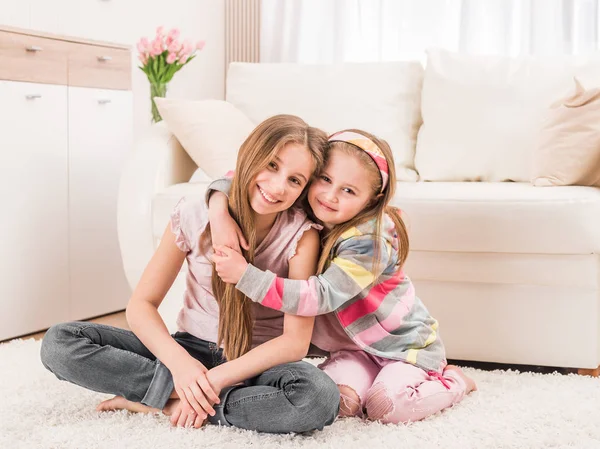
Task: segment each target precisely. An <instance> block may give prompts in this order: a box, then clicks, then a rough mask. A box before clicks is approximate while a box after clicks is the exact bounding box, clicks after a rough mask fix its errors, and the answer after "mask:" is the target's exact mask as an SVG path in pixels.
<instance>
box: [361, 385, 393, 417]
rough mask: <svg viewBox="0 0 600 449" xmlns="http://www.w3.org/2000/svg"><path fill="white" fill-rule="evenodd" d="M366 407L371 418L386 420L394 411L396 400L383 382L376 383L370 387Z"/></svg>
mask: <svg viewBox="0 0 600 449" xmlns="http://www.w3.org/2000/svg"><path fill="white" fill-rule="evenodd" d="M365 407H366V409H367V416H368V417H369V419H372V420H378V421H382V422H386V421H385V420H386V417H387V416H389V414H390V413H392V412H393V411H394V401H393V400H392V398H391V397H390V394H389V392H388V389H387V387H386V386H385V385H384V384H383V383H381V382H380V383H376V384H375V385H373V386H372V387H371V388H370V389H369V391H368V392H367V397H366V398H365Z"/></svg>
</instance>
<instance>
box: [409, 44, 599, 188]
mask: <svg viewBox="0 0 600 449" xmlns="http://www.w3.org/2000/svg"><path fill="white" fill-rule="evenodd" d="M574 75H577V76H578V78H580V79H581V81H582V82H583V83H584V84H586V83H587V82H590V81H595V80H597V79H598V78H599V77H600V62H599V59H598V56H591V57H566V56H565V57H552V58H548V57H546V58H545V57H541V56H539V57H533V56H532V57H521V58H508V57H503V56H477V55H467V54H460V53H453V52H449V51H445V50H429V51H428V52H427V69H426V71H425V78H424V81H423V93H422V102H421V113H422V117H423V126H422V127H421V129H420V131H419V137H418V140H417V150H416V155H415V166H416V169H417V171H418V172H419V176H420V180H422V181H506V180H511V181H529V180H530V179H531V178H530V175H531V158H532V153H533V151H534V148H535V145H536V142H537V138H538V133H539V130H540V127H541V124H542V122H543V120H544V119H545V117H546V113H547V110H548V107H549V106H550V104H552V103H553V102H555V101H556V99H557V98H560V97H561V96H562V95H564V94H565V93H566V92H568V91H569V90H570V89H571V88H572V85H573V76H574ZM596 82H597V81H596ZM592 85H593V84H592Z"/></svg>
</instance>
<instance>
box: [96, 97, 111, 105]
mask: <svg viewBox="0 0 600 449" xmlns="http://www.w3.org/2000/svg"><path fill="white" fill-rule="evenodd" d="M111 102H112V100H111V99H110V98H101V99H100V100H98V104H108V103H111Z"/></svg>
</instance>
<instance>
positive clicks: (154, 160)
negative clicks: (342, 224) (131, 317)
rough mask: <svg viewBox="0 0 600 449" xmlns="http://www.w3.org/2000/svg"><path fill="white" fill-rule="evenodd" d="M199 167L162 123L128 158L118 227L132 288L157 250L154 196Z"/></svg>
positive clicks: (152, 129)
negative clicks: (154, 231)
mask: <svg viewBox="0 0 600 449" xmlns="http://www.w3.org/2000/svg"><path fill="white" fill-rule="evenodd" d="M197 168H198V167H197V166H196V164H195V163H194V162H193V161H192V159H191V158H190V157H189V156H188V154H187V153H186V152H185V150H184V149H183V148H182V146H181V145H180V144H179V141H178V140H177V139H176V138H175V136H173V134H171V132H170V131H169V130H168V129H167V127H166V125H165V124H164V123H163V122H161V123H158V124H155V125H152V126H151V127H149V129H148V131H147V132H146V133H145V135H144V136H142V137H141V138H140V139H138V141H137V142H136V144H135V146H134V148H133V151H132V152H131V153H130V154H129V155H128V157H127V158H126V161H125V164H124V166H123V171H122V173H121V180H120V184H119V198H118V206H117V226H118V234H119V245H120V248H121V258H122V260H123V268H124V270H125V275H126V277H127V281H128V282H129V285H130V287H131V288H132V289H134V288H135V286H136V285H137V283H138V281H139V279H140V277H141V275H142V273H143V271H144V269H145V267H146V265H147V264H148V262H149V260H150V258H151V257H152V254H153V253H154V250H155V247H154V246H155V242H154V238H153V235H152V198H153V197H154V195H155V194H156V193H157V192H160V191H161V190H163V189H165V188H166V187H169V186H171V185H173V184H178V183H182V182H187V181H188V180H189V179H190V177H191V176H192V174H193V173H194V171H195V170H196V169H197Z"/></svg>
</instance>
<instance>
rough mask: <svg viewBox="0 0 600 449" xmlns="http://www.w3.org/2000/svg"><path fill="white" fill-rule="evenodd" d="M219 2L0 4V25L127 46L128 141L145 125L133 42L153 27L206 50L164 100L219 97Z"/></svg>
mask: <svg viewBox="0 0 600 449" xmlns="http://www.w3.org/2000/svg"><path fill="white" fill-rule="evenodd" d="M224 4H225V2H224V1H222V0H0V24H1V25H8V26H13V27H19V28H26V29H33V30H39V31H45V32H49V33H53V34H61V35H67V36H74V37H84V38H88V39H95V40H102V41H109V42H116V43H121V44H126V45H130V46H131V48H132V53H133V67H132V72H133V73H132V81H133V95H134V137H137V136H139V135H140V134H141V133H143V132H144V129H145V128H146V127H147V126H149V125H150V117H151V115H150V97H149V87H148V80H147V78H146V75H145V74H144V73H143V72H142V71H141V70H140V69H138V68H137V66H138V62H137V50H136V49H135V44H136V42H137V41H138V40H139V38H140V37H142V36H147V37H148V38H151V37H153V36H154V34H155V30H156V28H157V27H158V26H159V25H164V26H165V27H167V28H172V27H177V28H179V29H181V33H182V37H183V38H190V39H192V40H194V41H197V40H201V39H202V40H205V41H206V47H205V48H204V50H202V51H201V52H200V53H199V54H198V56H197V57H196V58H195V59H194V60H193V61H191V62H190V63H189V64H188V65H187V66H185V67H184V68H183V69H182V70H181V71H179V72H178V73H177V74H176V75H175V77H174V78H173V81H172V83H171V86H170V90H169V92H168V94H167V96H169V97H178V98H187V99H203V98H214V99H223V98H224V92H225V68H224V66H225V43H224V39H225V6H224Z"/></svg>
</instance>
